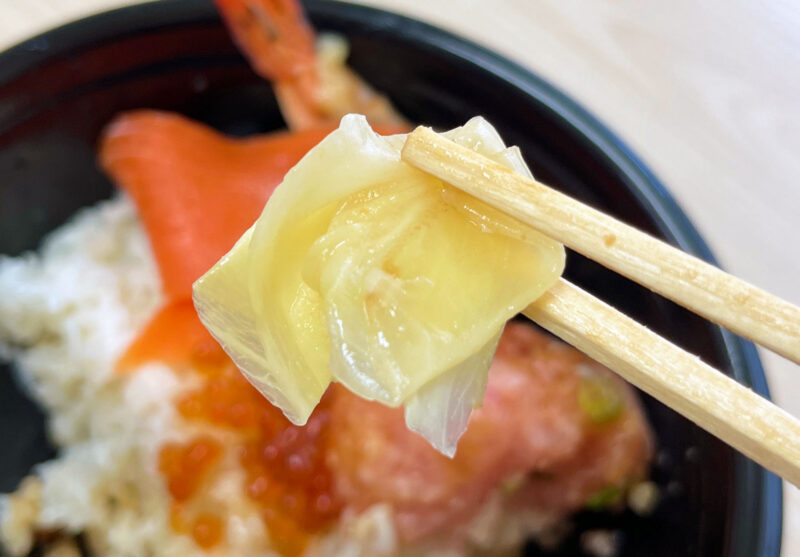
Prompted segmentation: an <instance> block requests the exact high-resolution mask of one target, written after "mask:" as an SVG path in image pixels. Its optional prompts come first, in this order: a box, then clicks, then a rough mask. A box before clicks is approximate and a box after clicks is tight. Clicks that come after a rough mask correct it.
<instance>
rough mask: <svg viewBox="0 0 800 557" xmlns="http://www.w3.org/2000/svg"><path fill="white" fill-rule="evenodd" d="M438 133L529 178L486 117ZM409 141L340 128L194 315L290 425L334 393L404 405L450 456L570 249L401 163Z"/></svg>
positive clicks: (198, 287) (303, 167) (274, 203)
mask: <svg viewBox="0 0 800 557" xmlns="http://www.w3.org/2000/svg"><path fill="white" fill-rule="evenodd" d="M444 135H445V136H446V137H448V138H449V139H451V140H453V141H456V142H457V143H460V144H462V145H464V146H467V147H469V148H471V149H474V150H475V151H477V152H479V153H480V154H482V155H484V156H488V157H490V158H492V159H494V160H496V161H498V162H500V163H502V164H505V165H507V166H508V167H510V168H512V169H514V170H516V171H517V172H520V173H523V174H526V175H530V172H529V170H528V168H527V167H526V166H525V163H524V162H523V160H522V157H521V156H520V154H519V151H518V150H517V149H516V148H507V147H506V146H505V145H504V144H503V142H502V140H501V139H500V137H499V135H498V134H497V132H496V131H495V130H494V128H493V127H492V126H491V125H490V124H489V123H488V122H486V120H484V119H482V118H474V119H472V120H470V121H469V122H468V123H467V124H466V125H464V126H462V127H460V128H456V129H454V130H451V131H449V132H445V134H444ZM404 140H405V136H403V135H395V136H388V137H382V136H379V135H377V134H376V133H375V132H374V131H373V130H372V129H371V128H370V126H369V124H368V123H367V121H366V119H365V118H364V117H362V116H357V115H348V116H345V117H344V118H343V119H342V122H341V125H340V127H339V128H338V129H337V130H335V131H334V132H333V133H331V134H330V135H329V136H328V137H327V138H325V139H324V140H323V141H322V142H321V143H320V144H319V145H317V146H316V147H315V148H314V149H312V150H311V151H310V152H309V153H308V154H307V155H306V156H305V157H304V158H303V159H302V160H301V161H300V162H299V163H298V164H297V165H296V166H295V167H294V168H293V169H292V170H290V171H289V172H288V173H287V175H286V177H285V178H284V180H283V183H281V185H280V186H278V188H277V189H276V190H275V192H274V193H273V195H272V197H271V198H270V199H269V201H268V202H267V204H266V206H265V207H264V211H263V212H262V214H261V216H260V217H259V218H258V220H257V221H256V223H255V224H254V225H253V226H252V227H251V228H250V229H249V230H248V231H247V232H246V233H245V234H244V235H243V236H242V237H241V239H240V240H239V241H238V242H237V243H236V245H235V246H234V247H233V249H231V251H230V252H229V253H228V254H227V255H226V256H224V257H223V258H222V259H221V260H220V261H219V262H218V263H217V264H216V265H215V266H214V267H213V268H212V269H211V270H210V271H208V272H207V273H206V274H205V275H204V276H202V277H201V278H200V279H199V280H197V282H195V284H194V289H193V294H194V303H195V306H196V308H197V311H198V314H199V315H200V319H201V320H202V321H203V324H204V325H205V326H206V327H207V328H208V330H209V331H210V332H211V333H212V334H213V335H214V337H215V338H216V339H217V340H218V341H219V342H220V344H221V345H222V346H223V348H224V349H225V350H226V352H228V354H229V355H230V356H231V358H232V359H233V361H234V362H235V363H236V365H237V366H238V367H239V368H240V369H241V371H242V372H243V373H244V374H245V375H246V376H247V378H248V379H249V380H250V381H251V382H252V383H253V385H255V386H256V387H257V388H258V389H259V390H260V391H261V392H262V393H263V394H264V395H265V396H266V397H267V398H268V399H269V400H270V401H271V402H272V403H273V404H275V405H276V406H278V407H279V408H281V410H282V411H283V412H284V413H285V414H286V416H287V417H288V418H289V419H290V420H291V421H292V422H294V423H296V424H303V423H305V422H306V420H307V419H308V417H309V415H310V414H311V412H312V411H313V409H314V407H315V406H316V404H317V403H318V402H319V400H320V398H321V396H322V394H323V393H324V392H325V390H326V388H327V387H328V385H329V384H330V382H331V381H339V382H341V383H342V384H343V385H345V386H346V387H347V388H348V389H350V390H351V391H353V392H354V393H356V394H358V395H359V396H361V397H363V398H366V399H370V400H375V401H378V402H381V403H383V404H386V405H389V406H400V405H403V406H404V407H405V416H406V423H407V425H408V426H409V428H411V429H412V430H414V431H416V432H418V433H420V434H421V435H422V436H423V437H425V438H426V439H427V440H428V441H429V442H430V443H431V444H432V445H433V446H434V447H436V448H437V449H438V450H439V451H441V452H443V453H445V454H447V455H450V456H452V455H453V454H454V453H455V450H456V445H457V442H458V438H459V437H460V436H461V434H462V433H463V432H464V430H465V429H466V427H467V422H468V419H469V415H470V413H471V412H472V410H473V409H474V408H476V407H478V406H480V405H481V402H482V399H483V395H484V391H485V388H486V380H487V373H488V368H489V364H490V363H491V360H492V355H493V354H494V350H495V348H496V346H497V341H498V338H499V335H500V333H501V332H502V329H503V326H504V325H505V322H506V321H507V320H508V319H510V318H511V317H513V316H514V315H515V314H517V313H518V312H519V311H520V310H521V309H522V308H524V307H525V306H527V305H528V304H530V303H531V302H532V301H534V300H535V299H536V298H538V297H539V296H540V295H541V294H543V293H544V292H545V291H546V290H547V289H548V288H550V287H551V286H552V285H553V284H554V283H555V282H556V280H557V279H558V277H559V276H560V275H561V272H562V271H563V268H564V248H563V246H561V245H560V244H558V243H557V242H555V241H553V240H551V239H549V238H547V237H545V236H544V235H542V234H540V233H538V232H536V231H535V230H533V229H531V228H529V227H527V226H525V225H523V224H521V223H519V222H518V221H516V220H515V219H513V218H511V217H508V216H506V215H505V214H503V213H500V212H499V211H497V210H495V209H493V208H491V207H489V206H488V205H485V204H484V203H482V202H480V201H478V200H476V199H475V198H472V197H470V196H468V195H466V194H464V193H462V192H460V191H459V190H457V189H455V188H453V187H451V186H449V185H447V184H445V183H443V182H442V181H440V180H438V179H437V178H435V177H433V176H430V175H428V174H426V173H424V172H422V171H420V170H417V169H415V168H413V167H411V166H409V165H408V164H406V163H404V162H402V161H401V160H400V149H401V148H402V145H403V142H404Z"/></svg>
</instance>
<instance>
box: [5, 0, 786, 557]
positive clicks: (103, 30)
mask: <svg viewBox="0 0 800 557" xmlns="http://www.w3.org/2000/svg"><path fill="white" fill-rule="evenodd" d="M304 3H305V5H306V9H307V10H308V11H309V12H310V13H311V14H312V15H314V14H319V15H333V16H338V17H346V18H348V19H351V20H357V21H359V22H360V23H362V24H364V25H365V26H367V27H370V28H380V29H396V30H398V29H399V30H401V34H402V36H403V37H404V39H406V40H412V41H414V42H419V43H424V44H427V45H428V46H433V47H435V48H437V49H439V50H442V51H445V52H447V53H448V54H450V55H452V56H455V57H457V58H461V59H462V60H464V61H465V62H468V63H470V64H472V65H478V66H479V67H481V68H483V69H484V70H487V71H489V72H491V73H492V74H494V76H496V77H497V78H500V79H501V80H503V81H505V82H507V83H508V84H509V85H511V86H513V87H515V88H517V89H519V90H520V91H523V92H524V93H526V94H527V95H528V96H530V97H532V98H533V99H535V100H536V101H537V102H539V103H541V104H542V105H544V106H545V107H547V109H549V110H550V111H552V112H553V113H555V115H557V116H558V117H559V118H560V119H561V120H563V121H564V122H566V123H567V124H568V125H569V126H571V127H572V128H573V130H574V131H575V132H577V133H578V134H580V135H582V136H584V137H585V138H586V139H587V140H588V141H589V142H590V143H591V144H593V146H594V147H595V148H596V149H598V150H599V151H600V153H601V154H602V155H603V156H605V157H606V158H607V159H608V160H609V161H610V162H611V163H612V164H613V165H615V166H616V167H617V169H618V170H619V173H620V174H621V175H622V177H623V178H624V180H625V182H626V185H627V187H628V189H629V190H630V192H631V193H632V194H633V195H634V196H635V197H636V198H637V200H638V201H639V202H640V203H641V204H642V206H643V207H644V208H645V210H646V211H647V212H648V213H649V214H650V216H651V217H652V218H653V219H654V220H655V222H656V226H657V228H658V229H659V231H660V232H661V233H662V234H664V235H665V237H666V238H668V239H669V240H671V241H672V242H673V243H674V244H675V245H677V246H678V247H680V248H681V249H683V250H684V251H687V252H689V253H692V254H694V255H696V256H698V257H700V258H702V259H704V260H706V261H709V262H711V263H714V264H716V260H715V258H714V256H713V254H712V253H711V250H710V249H709V247H708V245H707V244H706V243H705V241H704V240H703V239H702V237H701V236H700V234H699V232H698V231H697V229H696V228H695V227H694V226H693V225H692V224H691V222H690V221H689V219H688V217H687V216H686V214H685V213H684V212H683V210H682V209H681V208H680V206H679V205H678V204H677V202H676V201H675V199H674V198H673V197H672V196H671V195H670V194H669V193H668V191H667V190H666V188H665V187H664V186H663V184H662V183H661V182H660V181H659V180H658V179H657V178H656V177H655V175H654V174H653V173H652V172H651V171H650V170H649V169H648V168H647V167H646V166H645V165H644V163H643V162H642V161H641V160H640V159H639V157H638V156H636V155H635V154H634V153H633V151H632V150H631V149H630V148H629V147H628V146H627V145H626V144H625V143H623V142H622V140H620V139H619V138H618V137H617V136H616V135H615V134H614V133H612V132H611V131H610V130H609V128H608V127H607V126H605V125H603V124H602V123H601V122H600V121H599V120H598V119H597V118H596V117H594V116H592V115H591V114H590V113H589V112H588V111H586V110H585V109H584V108H582V107H581V106H580V105H579V104H578V103H576V102H575V101H573V100H572V99H571V98H570V97H568V96H567V95H566V94H564V93H563V92H561V91H560V90H559V89H557V88H556V87H555V86H553V85H551V84H550V83H549V82H547V81H546V80H544V79H542V78H541V77H539V76H538V75H536V74H534V73H532V72H531V71H530V70H528V69H526V68H524V67H522V66H520V65H519V64H517V63H515V62H512V61H511V60H509V59H507V58H504V57H502V56H500V55H498V54H496V53H494V52H492V51H490V50H488V49H487V48H485V47H483V46H480V45H477V44H475V43H473V42H472V41H469V40H466V39H463V38H461V37H458V36H456V35H454V34H452V33H449V32H447V31H443V30H442V29H439V28H437V27H434V26H432V25H429V24H426V23H422V22H419V21H416V20H413V19H410V18H408V17H405V16H401V15H398V14H394V13H391V12H387V11H384V10H379V9H376V8H370V7H366V6H360V5H356V4H350V3H346V2H341V1H335V0H306V1H305V2H304ZM214 20H218V15H217V13H216V10H215V8H214V6H213V4H212V3H211V2H207V1H203V0H169V1H164V0H155V1H150V2H145V3H142V4H135V5H132V6H126V7H123V8H118V9H114V10H110V11H106V12H102V13H98V14H95V15H91V16H88V17H86V18H83V19H79V20H76V21H73V22H70V23H67V24H65V25H62V26H60V27H57V28H54V29H51V30H49V31H46V32H44V33H42V34H40V35H37V36H35V37H32V38H30V39H27V40H25V41H23V42H21V43H19V44H17V45H15V46H13V47H11V48H9V49H7V50H6V51H5V52H2V53H0V87H2V86H5V85H8V84H10V83H11V82H13V81H14V79H16V78H17V77H19V76H20V75H22V74H24V73H27V72H29V71H32V70H34V69H35V68H36V67H37V66H38V65H39V64H41V63H43V62H45V61H48V60H53V59H57V58H62V57H66V56H68V55H69V54H70V52H72V51H75V50H77V49H80V48H85V47H88V46H90V45H91V44H92V43H97V42H104V41H107V40H112V39H114V38H118V37H120V36H121V35H126V34H132V33H141V32H146V31H153V30H155V29H159V28H168V27H171V26H175V25H181V24H192V23H208V22H211V21H214ZM715 328H716V329H717V332H718V337H719V339H718V340H719V346H718V349H721V350H723V351H724V352H725V354H726V355H727V356H728V358H729V359H730V361H731V364H732V370H733V375H734V377H735V378H736V379H737V380H738V381H740V382H742V383H744V384H745V385H747V386H749V387H751V388H752V389H753V390H754V391H756V392H757V393H759V394H761V395H763V396H765V397H767V398H769V389H768V386H767V380H766V377H765V374H764V370H763V367H762V365H761V361H760V360H759V357H758V352H757V351H756V348H755V346H754V345H753V344H752V343H750V342H747V341H745V340H743V339H741V338H740V337H738V336H736V335H734V334H732V333H730V332H729V331H727V330H725V329H722V328H719V327H715ZM734 471H735V488H736V491H737V493H738V494H739V495H740V498H741V499H740V501H741V500H744V501H747V502H752V503H753V504H754V506H752V507H751V506H749V505H741V504H740V505H739V506H738V507H737V508H736V509H734V516H733V523H732V525H731V535H730V537H729V538H728V540H727V542H728V549H729V550H730V551H731V552H732V553H731V554H732V555H735V556H736V557H745V556H748V557H749V556H752V555H758V556H759V557H779V555H780V548H781V535H782V520H783V493H782V483H781V480H780V478H778V477H777V476H775V475H774V474H772V473H769V472H767V471H765V470H764V469H763V468H761V467H759V466H758V465H756V464H755V463H753V462H752V461H750V460H748V459H746V458H744V457H743V456H742V455H740V454H738V453H737V454H736V459H735V467H734ZM753 529H754V531H753ZM754 534H755V535H754Z"/></svg>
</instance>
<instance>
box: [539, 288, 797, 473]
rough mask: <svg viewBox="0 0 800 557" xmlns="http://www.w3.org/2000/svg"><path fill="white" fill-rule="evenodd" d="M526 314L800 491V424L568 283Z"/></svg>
mask: <svg viewBox="0 0 800 557" xmlns="http://www.w3.org/2000/svg"><path fill="white" fill-rule="evenodd" d="M523 313H524V314H525V315H526V316H528V317H529V318H530V319H532V320H533V321H534V322H536V323H538V324H539V325H541V326H542V327H544V328H545V329H547V330H549V331H550V332H552V333H553V334H555V335H556V336H558V337H561V338H562V339H564V340H565V341H567V342H568V343H570V344H572V345H573V346H575V347H576V348H578V349H579V350H581V351H582V352H585V353H586V354H587V355H589V356H590V357H592V358H594V359H595V360H597V361H598V362H600V363H602V364H604V365H606V366H607V367H609V368H610V369H612V370H614V371H615V372H617V373H618V374H619V375H620V376H621V377H623V378H625V379H626V380H627V381H629V382H630V383H632V384H634V385H636V386H637V387H639V388H640V389H642V390H643V391H645V392H647V393H649V394H651V395H652V396H653V397H655V398H657V399H658V400H660V401H662V402H663V403H665V404H666V405H668V406H670V407H671V408H673V409H674V410H676V411H678V412H680V413H681V414H683V415H684V416H686V417H687V418H689V419H690V420H692V421H694V422H695V423H697V424H698V425H699V426H701V427H702V428H704V429H706V430H707V431H709V432H710V433H712V434H713V435H716V436H717V437H719V438H720V439H722V440H723V441H725V442H726V443H728V444H729V445H730V446H732V447H733V448H735V449H737V450H739V451H740V452H742V453H743V454H744V455H746V456H748V457H750V458H751V459H753V460H754V461H756V462H758V463H759V464H761V465H762V466H764V467H765V468H767V469H769V470H771V471H773V472H775V473H776V474H778V475H779V476H781V477H783V478H785V479H786V480H788V481H790V482H792V483H793V484H795V485H797V486H800V421H798V420H797V419H796V418H794V417H793V416H791V415H790V414H788V413H787V412H785V411H783V410H781V409H780V408H778V407H777V406H775V405H774V404H772V403H770V402H769V401H768V400H766V399H765V398H762V397H761V396H759V395H757V394H756V393H754V392H753V391H751V390H750V389H747V388H745V387H743V386H742V385H740V384H739V383H737V382H736V381H734V380H733V379H730V378H729V377H727V376H726V375H723V374H722V373H720V372H718V371H717V370H715V369H714V368H712V367H710V366H708V365H706V364H704V363H703V362H702V361H700V359H699V358H697V357H696V356H693V355H692V354H689V353H688V352H686V351H684V350H682V349H681V348H679V347H677V346H675V345H674V344H672V343H671V342H669V341H668V340H666V339H664V338H662V337H660V336H659V335H657V334H655V333H653V332H652V331H650V330H648V329H647V328H645V327H644V326H642V325H640V324H639V323H637V322H636V321H634V320H633V319H631V318H629V317H627V316H625V315H623V314H622V313H620V312H619V311H617V310H616V309H614V308H612V307H611V306H609V305H607V304H606V303H604V302H602V301H600V300H598V299H597V298H595V297H594V296H592V295H591V294H589V293H587V292H585V291H583V290H581V289H580V288H578V287H577V286H574V285H572V284H570V283H569V282H567V281H566V280H564V279H561V280H560V281H559V282H558V283H557V284H556V285H555V286H554V287H553V288H551V289H550V290H548V291H547V292H546V293H545V294H544V295H542V296H541V297H540V298H539V299H538V300H536V301H535V302H534V303H533V304H531V305H530V306H528V307H527V308H526V309H525V310H524V311H523Z"/></svg>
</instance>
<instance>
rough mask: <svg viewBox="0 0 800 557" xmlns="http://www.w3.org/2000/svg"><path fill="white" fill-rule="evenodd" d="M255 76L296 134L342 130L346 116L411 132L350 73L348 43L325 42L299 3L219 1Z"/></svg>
mask: <svg viewBox="0 0 800 557" xmlns="http://www.w3.org/2000/svg"><path fill="white" fill-rule="evenodd" d="M215 1H216V4H217V8H218V9H219V12H220V14H221V15H222V18H223V19H224V20H225V23H226V25H227V26H228V28H229V29H230V32H231V34H232V35H233V38H234V41H235V42H236V44H237V45H238V46H239V49H240V50H241V51H242V52H243V53H244V55H245V56H246V57H247V59H248V60H249V62H250V65H251V66H252V68H253V70H254V71H255V72H256V73H257V74H259V75H260V76H261V77H263V78H264V79H266V80H268V81H271V82H272V84H273V87H274V90H275V96H276V97H277V99H278V103H279V104H280V107H281V112H282V113H283V116H284V119H285V120H286V123H287V124H288V126H289V127H290V128H291V129H293V130H304V129H310V128H318V127H330V126H336V125H337V124H338V122H339V120H340V119H341V117H342V116H344V115H345V114H348V113H351V112H355V113H360V114H364V115H365V116H366V117H367V118H368V119H369V121H370V123H372V124H373V125H375V124H386V125H391V126H405V127H408V126H407V123H406V122H405V120H404V119H403V117H402V116H400V115H399V114H398V113H397V112H396V111H395V110H394V108H393V107H392V105H391V103H390V102H389V100H388V99H387V98H386V97H384V96H383V95H381V94H379V93H377V92H376V91H374V90H373V89H372V88H371V87H370V86H369V85H367V84H366V83H365V82H364V81H363V80H362V79H361V78H360V77H358V76H357V75H356V74H355V73H354V72H353V71H352V70H350V69H349V68H347V67H346V65H345V58H346V57H347V56H346V55H347V47H346V43H345V42H344V41H341V40H338V41H337V40H328V41H320V43H319V45H317V44H316V41H315V35H314V31H313V30H312V28H311V26H310V25H309V24H308V22H307V21H306V19H305V16H304V14H303V10H302V8H301V7H300V4H299V3H298V2H297V1H296V0H215Z"/></svg>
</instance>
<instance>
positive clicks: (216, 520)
mask: <svg viewBox="0 0 800 557" xmlns="http://www.w3.org/2000/svg"><path fill="white" fill-rule="evenodd" d="M222 528H223V524H222V519H221V518H220V517H218V516H216V515H213V514H210V513H201V514H199V515H198V516H197V518H195V519H194V525H193V527H192V537H193V538H194V541H196V542H197V545H199V546H200V547H202V548H203V549H209V548H212V547H214V546H215V545H217V544H218V543H219V542H220V541H222V534H223V532H222Z"/></svg>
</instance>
